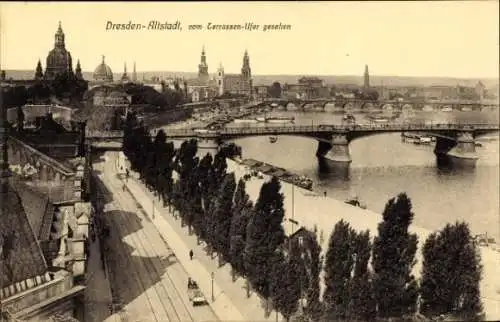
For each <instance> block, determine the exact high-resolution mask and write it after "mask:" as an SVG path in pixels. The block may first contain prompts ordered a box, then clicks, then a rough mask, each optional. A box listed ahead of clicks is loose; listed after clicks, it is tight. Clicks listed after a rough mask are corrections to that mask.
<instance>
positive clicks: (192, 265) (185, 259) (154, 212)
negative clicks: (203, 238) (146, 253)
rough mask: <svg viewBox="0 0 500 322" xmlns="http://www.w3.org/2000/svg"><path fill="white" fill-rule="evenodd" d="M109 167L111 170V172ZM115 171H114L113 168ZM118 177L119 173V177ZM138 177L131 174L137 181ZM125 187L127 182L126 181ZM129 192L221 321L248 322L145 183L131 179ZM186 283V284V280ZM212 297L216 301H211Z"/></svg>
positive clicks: (112, 160) (111, 159) (112, 161)
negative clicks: (191, 254)
mask: <svg viewBox="0 0 500 322" xmlns="http://www.w3.org/2000/svg"><path fill="white" fill-rule="evenodd" d="M108 156H111V157H110V158H109V159H110V160H109V161H107V162H110V163H112V164H115V160H114V158H115V157H116V154H111V153H110V154H108ZM110 168H111V167H109V168H108V169H110ZM113 169H114V167H113ZM116 174H117V173H116ZM134 175H135V173H132V176H133V177H134ZM124 183H125V180H124ZM126 187H127V190H128V191H129V192H130V194H131V197H133V199H135V201H136V202H137V203H138V204H139V205H140V206H141V208H142V210H143V211H144V213H145V214H147V216H148V217H149V220H150V221H151V223H152V224H153V225H154V226H155V227H156V228H157V230H158V232H159V233H160V235H161V236H162V237H163V238H164V239H165V241H166V243H167V244H168V246H169V247H170V248H171V249H172V251H173V252H174V253H175V257H176V258H177V260H178V262H179V263H180V264H181V265H182V266H183V267H184V269H185V270H186V272H187V273H188V275H189V276H190V277H191V278H192V279H194V280H195V281H196V282H197V283H198V286H199V287H200V290H201V291H202V292H203V294H204V295H205V298H206V299H207V301H208V303H209V305H210V306H211V307H212V309H213V311H214V312H215V314H216V315H217V317H218V318H219V319H220V320H221V321H247V319H246V318H245V317H243V316H242V315H241V313H240V312H239V310H238V309H236V308H235V306H234V305H233V303H232V301H231V299H230V298H229V297H228V296H227V295H226V294H225V292H224V291H223V290H222V289H221V287H219V284H218V282H217V281H216V278H215V272H214V279H213V281H212V271H210V270H208V269H207V268H206V267H205V265H203V264H202V263H200V261H199V258H200V256H199V255H200V252H198V251H195V250H194V249H193V248H192V247H190V245H187V244H186V243H185V241H184V240H183V237H184V236H180V235H179V234H178V232H177V231H176V230H175V229H174V228H173V227H172V226H171V225H170V223H169V222H167V220H166V219H165V217H168V216H170V217H172V219H173V216H172V214H170V213H166V212H167V211H168V209H166V208H163V207H160V206H159V205H158V202H155V199H156V198H155V197H154V196H153V195H152V194H148V191H147V190H146V188H145V187H144V186H143V185H142V183H140V182H138V181H137V180H136V179H135V178H130V179H129V180H128V181H127V182H126ZM190 249H193V251H195V258H194V259H193V260H190V258H189V250H190ZM186 283H187V280H186ZM212 294H213V298H212Z"/></svg>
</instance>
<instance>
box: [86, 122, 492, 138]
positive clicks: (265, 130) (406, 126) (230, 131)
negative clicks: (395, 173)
mask: <svg viewBox="0 0 500 322" xmlns="http://www.w3.org/2000/svg"><path fill="white" fill-rule="evenodd" d="M498 129H499V125H498V124H487V123H482V124H470V123H460V122H455V123H441V122H439V123H435V122H426V123H403V124H394V123H386V124H377V123H370V124H341V125H339V124H319V125H294V126H264V127H261V126H259V127H251V126H249V127H244V128H243V127H242V128H223V129H219V130H206V132H200V129H198V130H195V129H177V130H169V131H167V133H166V134H167V137H173V138H175V137H178V138H182V137H198V136H207V135H226V136H230V135H252V134H288V133H328V132H351V131H353V132H360V131H381V132H383V131H410V130H413V131H418V130H422V131H426V130H467V131H473V130H498ZM87 137H88V138H89V139H92V138H94V139H106V138H108V139H111V138H121V137H123V132H122V131H92V132H89V133H88V134H87Z"/></svg>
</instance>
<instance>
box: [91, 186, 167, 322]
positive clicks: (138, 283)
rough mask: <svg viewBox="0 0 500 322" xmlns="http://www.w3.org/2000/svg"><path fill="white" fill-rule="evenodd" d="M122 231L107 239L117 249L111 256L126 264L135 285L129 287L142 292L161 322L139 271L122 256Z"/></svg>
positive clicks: (124, 251) (115, 232) (113, 233)
mask: <svg viewBox="0 0 500 322" xmlns="http://www.w3.org/2000/svg"><path fill="white" fill-rule="evenodd" d="M99 185H104V184H103V183H102V182H100V183H99ZM101 188H102V187H101ZM99 194H101V195H102V193H101V192H99ZM113 208H114V207H113ZM113 210H114V209H113ZM107 219H108V220H110V221H112V223H113V226H114V227H118V226H120V224H119V223H118V221H117V220H116V219H115V218H111V216H110V218H107ZM122 229H123V228H121V229H119V231H116V230H114V231H113V232H112V233H111V236H110V237H109V238H112V239H113V242H111V243H110V244H111V245H113V247H116V248H117V249H116V251H115V252H113V256H118V257H119V263H123V264H126V265H123V266H125V267H127V268H128V271H127V272H128V273H129V274H127V275H128V277H130V275H132V276H133V277H132V280H130V279H129V282H130V281H135V285H130V287H132V288H134V287H137V289H140V290H141V291H143V292H141V294H143V295H144V297H145V299H146V301H147V303H148V304H149V308H150V310H151V312H152V313H153V317H154V321H157V322H161V321H162V320H161V319H159V318H158V316H157V315H156V312H155V305H153V303H152V299H151V297H150V294H148V293H151V292H150V291H149V292H148V289H147V288H146V287H145V284H144V282H143V281H142V279H141V278H140V274H139V270H138V269H137V267H136V265H134V264H133V263H132V261H131V259H130V258H129V256H126V255H124V254H126V253H127V252H128V250H127V249H126V248H125V246H124V245H123V240H122V239H123V238H124V236H123V234H122ZM117 233H118V234H117ZM120 267H122V265H120ZM110 273H111V274H112V273H113V272H110ZM117 275H118V276H120V275H119V274H117Z"/></svg>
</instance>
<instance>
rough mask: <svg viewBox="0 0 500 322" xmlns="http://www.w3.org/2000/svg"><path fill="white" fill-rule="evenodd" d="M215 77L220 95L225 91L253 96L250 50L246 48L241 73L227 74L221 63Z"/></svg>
mask: <svg viewBox="0 0 500 322" xmlns="http://www.w3.org/2000/svg"><path fill="white" fill-rule="evenodd" d="M215 79H216V82H217V89H218V94H219V96H220V95H224V94H225V93H229V94H240V95H245V96H251V95H252V92H253V84H252V69H251V68H250V56H249V55H248V51H246V50H245V53H244V54H243V65H242V67H241V73H240V74H226V73H225V72H224V67H223V66H222V64H220V65H219V68H218V69H217V74H216V78H215Z"/></svg>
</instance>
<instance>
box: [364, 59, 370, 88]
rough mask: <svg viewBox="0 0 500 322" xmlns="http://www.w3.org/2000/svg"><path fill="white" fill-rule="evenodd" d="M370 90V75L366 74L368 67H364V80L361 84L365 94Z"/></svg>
mask: <svg viewBox="0 0 500 322" xmlns="http://www.w3.org/2000/svg"><path fill="white" fill-rule="evenodd" d="M369 88H370V74H369V73H368V65H365V80H364V83H363V89H364V90H365V92H366V91H367V90H368V89H369Z"/></svg>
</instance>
